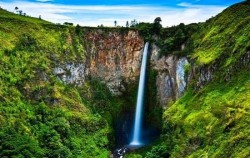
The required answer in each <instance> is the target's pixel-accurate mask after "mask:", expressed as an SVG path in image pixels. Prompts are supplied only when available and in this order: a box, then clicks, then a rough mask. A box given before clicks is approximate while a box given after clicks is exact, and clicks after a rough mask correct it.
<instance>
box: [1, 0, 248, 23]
mask: <svg viewBox="0 0 250 158" xmlns="http://www.w3.org/2000/svg"><path fill="white" fill-rule="evenodd" d="M242 1H243V0H228V1H226V2H225V1H223V0H217V1H216V0H210V1H208V0H173V1H168V2H164V1H161V0H146V1H143V0H137V1H130V0H110V1H108V2H103V1H101V0H92V1H84V2H79V1H77V0H71V1H70V0H4V1H2V0H1V1H0V6H1V7H2V8H3V9H6V10H8V11H10V12H15V7H18V8H19V9H20V10H22V11H23V12H25V13H26V14H27V15H29V16H32V17H37V18H38V17H39V16H40V15H41V17H42V19H44V20H47V21H50V22H53V23H60V24H63V23H64V22H70V23H74V25H77V24H79V25H81V26H92V27H96V26H100V25H103V26H108V27H112V26H114V21H117V26H126V22H127V21H128V22H129V23H130V22H131V21H132V20H134V19H135V20H136V21H137V22H153V21H154V19H155V18H156V17H161V19H162V22H161V24H162V26H163V27H170V26H174V25H178V24H180V23H184V24H190V23H198V22H204V21H206V20H207V19H209V18H211V17H213V16H216V15H217V14H219V13H220V12H222V11H223V10H224V9H225V8H227V7H229V6H230V5H232V4H235V3H238V2H242Z"/></svg>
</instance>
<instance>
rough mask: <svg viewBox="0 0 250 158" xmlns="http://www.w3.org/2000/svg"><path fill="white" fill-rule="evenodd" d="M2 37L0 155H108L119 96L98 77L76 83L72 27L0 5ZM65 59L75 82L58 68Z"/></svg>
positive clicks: (77, 48)
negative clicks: (15, 11) (13, 10)
mask: <svg viewBox="0 0 250 158" xmlns="http://www.w3.org/2000/svg"><path fill="white" fill-rule="evenodd" d="M0 43H1V44H0V70H1V71H0V157H53V158H54V157H108V155H110V148H111V147H112V146H113V145H114V140H113V137H111V135H113V130H112V128H111V124H112V117H111V116H112V114H113V113H114V114H116V113H117V111H115V110H116V109H119V108H118V107H119V106H120V100H118V99H116V98H114V97H113V96H112V95H111V93H110V92H109V90H108V89H107V87H106V86H105V85H104V84H103V83H100V81H98V80H94V79H93V80H91V82H90V81H86V82H84V83H83V82H80V83H81V84H80V85H79V86H76V85H78V83H79V82H77V81H78V80H77V79H78V78H80V77H81V75H80V76H79V74H78V73H79V72H77V74H74V72H75V71H77V69H74V67H73V66H72V65H70V64H72V63H75V64H76V65H77V64H81V62H82V61H84V59H85V54H84V41H83V40H81V37H80V36H79V35H78V34H77V31H76V29H75V28H74V27H68V26H60V25H54V24H51V23H49V22H46V21H43V20H39V19H35V18H30V17H24V16H19V15H16V14H13V13H9V12H7V11H5V10H2V9H0ZM67 64H68V65H69V68H68V69H67V71H66V72H65V73H66V74H67V75H66V76H68V78H69V81H72V80H73V82H69V81H68V80H66V81H65V82H64V81H63V80H61V79H60V74H57V73H56V72H58V71H56V70H57V69H56V68H57V67H58V65H67ZM61 75H62V74H61ZM83 79H84V78H83ZM110 107H112V109H110Z"/></svg>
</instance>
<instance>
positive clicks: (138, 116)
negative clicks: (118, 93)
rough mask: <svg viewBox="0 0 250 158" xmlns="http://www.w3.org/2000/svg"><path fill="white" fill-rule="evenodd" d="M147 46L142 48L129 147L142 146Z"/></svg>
mask: <svg viewBox="0 0 250 158" xmlns="http://www.w3.org/2000/svg"><path fill="white" fill-rule="evenodd" d="M148 45H149V43H148V42H147V43H146V44H145V46H144V51H143V56H142V63H141V73H140V80H139V88H138V93H137V102H136V113H135V123H134V133H133V139H132V142H131V143H130V145H134V146H137V145H142V144H143V143H142V142H141V130H142V114H143V99H144V89H145V78H146V68H147V58H148V57H147V56H148Z"/></svg>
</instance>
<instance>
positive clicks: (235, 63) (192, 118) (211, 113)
mask: <svg viewBox="0 0 250 158" xmlns="http://www.w3.org/2000/svg"><path fill="white" fill-rule="evenodd" d="M192 25H193V26H191V25H189V26H184V25H182V24H181V25H179V26H176V27H173V28H166V30H171V29H173V30H175V31H173V34H171V32H170V33H169V32H166V36H165V37H166V38H165V39H166V41H164V40H163V41H159V42H163V47H161V48H164V46H165V45H166V46H168V47H169V46H170V48H166V49H163V51H165V52H171V51H173V52H172V53H175V52H176V51H178V49H179V50H180V45H181V44H183V42H184V43H186V48H185V49H186V50H185V49H184V51H182V52H180V53H177V54H178V55H185V56H188V57H189V58H191V59H192V61H193V62H194V63H193V64H196V66H197V69H199V68H201V67H204V66H207V67H213V68H214V70H213V79H212V81H210V82H209V83H206V84H203V86H202V87H197V86H196V82H197V80H198V75H197V74H196V76H195V79H194V80H193V81H191V82H190V83H189V87H188V89H187V91H186V92H185V94H184V95H183V96H182V97H181V98H180V99H179V100H177V101H176V102H175V103H173V104H172V105H169V107H168V108H167V109H166V110H165V112H164V114H163V130H162V135H161V138H160V140H158V141H157V142H155V143H154V144H152V145H151V146H149V147H146V148H143V149H141V150H139V151H136V152H135V153H130V154H128V155H127V156H126V157H135V158H140V157H147V158H157V157H159V158H160V157H190V158H197V157H214V158H217V157H220V158H228V157H239V158H247V157H249V156H250V148H249V146H250V137H249V135H250V130H249V123H250V76H249V71H250V64H249V59H245V60H246V61H244V58H243V56H246V55H245V54H246V52H248V51H250V49H249V48H250V43H249V41H250V34H249V32H250V4H249V3H247V2H243V3H240V4H236V5H234V6H232V7H230V8H228V9H226V10H225V11H223V12H222V13H221V14H219V15H218V16H216V17H214V18H212V19H209V20H208V21H207V22H205V23H202V24H198V25H197V24H192ZM188 27H192V28H193V29H194V30H193V31H194V32H192V30H191V33H187V32H186V33H185V30H186V31H187V30H188V29H187V28H188ZM177 28H178V29H181V30H184V32H183V33H180V34H183V35H181V36H179V35H177V34H179V33H178V32H182V31H178V29H177ZM163 30H165V29H163ZM189 31H190V30H189ZM162 32H163V31H162ZM171 36H172V37H173V39H178V38H179V40H176V41H178V42H179V41H180V43H179V44H177V45H176V44H173V46H174V47H171V45H172V44H169V43H171V42H167V41H168V40H172V38H171ZM169 37H170V38H169ZM161 38H162V39H164V36H161ZM172 41H174V40H172ZM164 42H165V43H164ZM172 43H175V42H172ZM178 47H179V48H178ZM187 50H188V52H186V51H187ZM185 53H186V54H185ZM228 76H230V80H229V79H228Z"/></svg>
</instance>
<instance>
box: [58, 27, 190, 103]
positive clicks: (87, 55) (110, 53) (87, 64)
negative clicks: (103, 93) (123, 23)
mask: <svg viewBox="0 0 250 158" xmlns="http://www.w3.org/2000/svg"><path fill="white" fill-rule="evenodd" d="M83 32H84V36H83V37H82V38H83V41H84V42H85V43H84V47H85V49H84V50H85V51H84V52H83V53H84V58H83V60H82V61H80V62H76V63H65V64H61V65H59V66H58V67H56V68H55V69H54V73H55V74H56V75H57V76H58V77H60V78H61V80H63V81H65V82H66V83H71V84H75V85H82V84H83V82H84V81H85V79H86V78H89V77H90V78H98V79H100V80H101V81H102V82H104V83H105V84H106V85H107V87H108V88H109V90H110V91H111V92H112V93H113V94H114V95H121V94H122V92H123V91H124V90H125V89H126V87H125V83H129V82H131V81H135V80H136V78H138V76H139V75H140V74H139V73H140V65H141V64H140V63H141V59H142V52H143V47H144V41H143V39H142V37H141V36H140V35H139V33H138V31H134V30H127V31H124V32H119V31H115V30H113V31H112V30H111V31H110V30H109V31H106V30H104V29H89V28H84V29H83ZM159 51H160V50H159V48H158V47H157V46H156V45H155V44H151V48H150V50H149V53H150V59H149V60H150V66H149V68H150V69H153V70H156V71H157V76H156V83H155V84H156V87H157V98H158V100H159V103H160V105H161V106H165V105H166V104H167V103H168V102H170V101H174V100H176V99H177V98H179V97H180V96H181V95H182V94H183V92H184V90H185V87H186V85H187V83H186V82H187V76H186V75H187V74H185V66H186V65H188V64H189V63H188V61H187V58H185V57H182V58H178V57H177V56H174V55H169V56H163V57H159Z"/></svg>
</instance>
